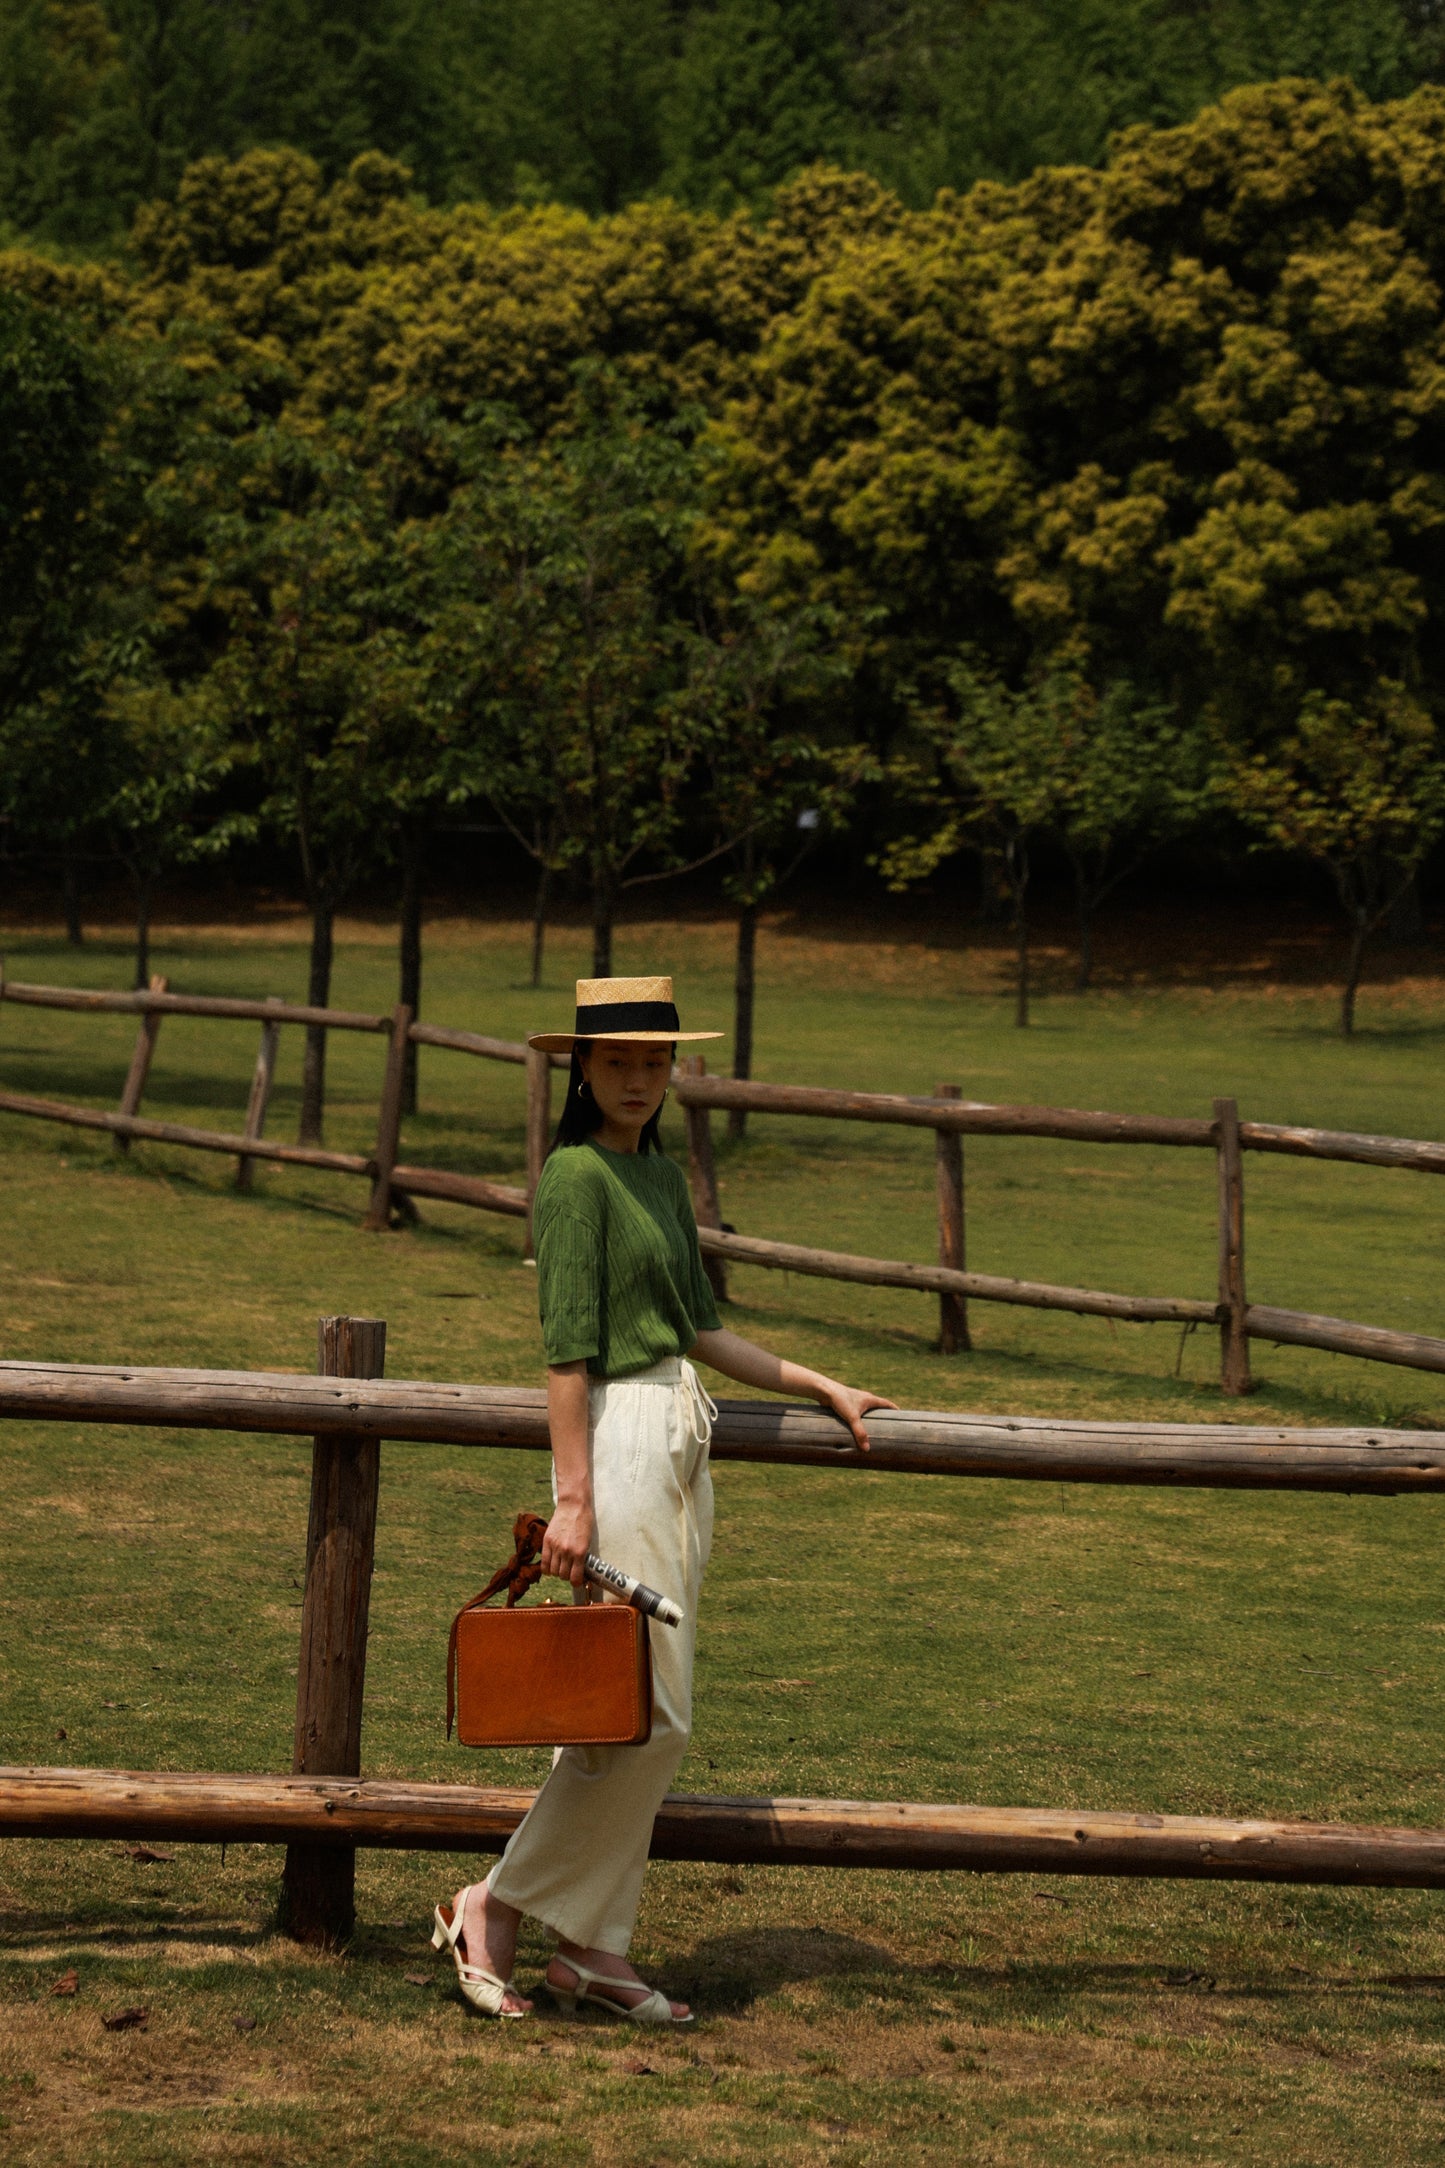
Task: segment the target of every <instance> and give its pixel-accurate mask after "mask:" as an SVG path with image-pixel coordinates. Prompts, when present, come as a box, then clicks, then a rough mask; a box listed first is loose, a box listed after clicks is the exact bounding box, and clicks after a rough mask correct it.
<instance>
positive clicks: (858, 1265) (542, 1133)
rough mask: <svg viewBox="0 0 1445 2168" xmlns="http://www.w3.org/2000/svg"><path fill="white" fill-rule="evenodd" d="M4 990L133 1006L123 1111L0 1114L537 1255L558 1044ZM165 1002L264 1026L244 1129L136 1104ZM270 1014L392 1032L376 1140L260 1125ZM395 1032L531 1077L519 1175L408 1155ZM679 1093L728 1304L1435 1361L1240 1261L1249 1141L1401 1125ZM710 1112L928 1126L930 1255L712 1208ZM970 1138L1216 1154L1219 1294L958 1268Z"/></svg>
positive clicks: (948, 1092) (1441, 1360) (1444, 1167)
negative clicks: (425, 1210)
mask: <svg viewBox="0 0 1445 2168" xmlns="http://www.w3.org/2000/svg"><path fill="white" fill-rule="evenodd" d="M0 1001H11V1002H18V1003H20V1004H22V1005H25V1004H29V1005H31V1006H34V1007H40V1008H50V1009H71V1010H80V1011H92V1012H104V1013H115V1014H126V1015H134V1016H138V1017H139V1018H140V1031H139V1033H138V1036H137V1039H136V1044H135V1050H134V1052H133V1054H132V1057H131V1062H130V1068H129V1070H128V1072H127V1076H126V1079H125V1084H124V1088H123V1090H122V1093H121V1103H120V1107H119V1110H118V1111H117V1112H115V1113H111V1112H109V1111H107V1110H104V1109H100V1108H95V1107H80V1106H73V1105H70V1104H68V1103H66V1102H63V1101H60V1100H54V1099H43V1098H36V1097H32V1096H30V1095H27V1094H24V1093H19V1092H0V1113H8V1114H17V1115H21V1116H25V1117H27V1118H29V1119H32V1120H38V1121H48V1122H61V1123H66V1124H69V1125H71V1126H73V1127H76V1128H82V1129H93V1130H101V1131H106V1132H108V1133H109V1134H110V1135H111V1136H112V1137H113V1138H114V1140H115V1142H116V1145H117V1147H118V1148H119V1149H122V1150H124V1149H128V1147H129V1145H130V1143H131V1142H132V1140H134V1139H141V1140H144V1141H149V1142H152V1143H158V1144H174V1145H181V1146H184V1147H187V1148H188V1149H191V1150H196V1151H205V1152H220V1153H224V1154H228V1155H230V1156H233V1157H234V1158H235V1160H236V1170H237V1182H238V1185H239V1186H240V1187H242V1188H245V1187H248V1186H249V1184H250V1180H251V1173H252V1169H253V1167H254V1165H255V1163H256V1162H257V1161H258V1160H269V1161H272V1162H275V1163H276V1164H279V1165H290V1166H300V1167H307V1168H313V1169H317V1170H320V1171H322V1172H325V1173H331V1174H346V1175H352V1176H358V1177H361V1178H362V1179H364V1180H366V1181H367V1182H368V1183H369V1184H370V1187H371V1195H370V1201H369V1204H368V1209H367V1213H366V1219H365V1224H366V1226H368V1227H370V1228H380V1227H384V1226H386V1225H387V1224H388V1223H389V1221H390V1219H391V1217H392V1215H393V1213H394V1212H397V1211H399V1210H401V1209H402V1208H403V1207H405V1208H407V1209H409V1210H414V1205H413V1200H415V1199H417V1198H432V1199H436V1200H438V1201H440V1202H443V1203H451V1204H461V1205H467V1206H470V1207H471V1208H473V1209H475V1210H479V1211H484V1212H497V1213H503V1214H506V1215H509V1216H511V1217H513V1218H518V1219H521V1220H523V1221H524V1222H525V1223H526V1227H525V1254H526V1255H528V1256H530V1254H531V1199H532V1194H533V1192H534V1191H535V1188H536V1184H537V1179H538V1176H539V1175H540V1173H541V1168H542V1162H543V1160H544V1159H545V1157H546V1152H547V1145H548V1140H549V1135H550V1128H551V1083H552V1072H553V1070H554V1069H558V1068H565V1067H566V1063H565V1061H564V1059H563V1058H562V1057H561V1056H558V1055H551V1056H548V1055H545V1054H537V1053H535V1052H533V1051H530V1050H529V1049H528V1048H527V1047H526V1046H525V1045H523V1044H522V1043H521V1042H520V1041H517V1040H510V1039H498V1038H493V1037H489V1036H488V1035H487V1034H485V1033H483V1032H474V1031H460V1030H452V1029H448V1028H445V1027H443V1026H440V1025H436V1024H423V1023H420V1022H418V1021H417V1020H416V1019H415V1018H414V1017H413V1016H412V1014H411V1011H410V1010H409V1009H405V1008H397V1009H396V1010H394V1011H393V1013H392V1015H391V1016H389V1017H386V1016H373V1015H371V1014H369V1013H366V1012H363V1011H357V1010H348V1009H318V1008H311V1007H307V1006H304V1005H297V1004H288V1003H286V1002H283V1001H280V1000H278V999H276V998H274V997H272V998H268V999H267V1000H265V1001H253V1000H244V999H239V998H231V997H222V996H213V995H200V994H178V993H174V992H172V991H171V990H170V989H169V987H168V986H167V983H166V981H165V980H164V979H161V978H157V979H154V980H152V982H151V984H150V986H149V987H147V988H142V989H139V990H137V991H134V992H130V993H111V992H102V991H95V990H90V989H84V988H73V987H58V986H41V985H32V984H28V983H25V982H22V981H16V980H6V979H5V977H4V975H3V972H0ZM170 1015H181V1016H197V1017H212V1018H222V1019H230V1020H233V1021H237V1020H239V1021H251V1022H259V1023H260V1024H261V1027H262V1045H261V1053H260V1056H259V1058H258V1061H257V1066H256V1074H255V1077H254V1079H253V1082H252V1088H251V1095H250V1101H249V1104H248V1108H247V1114H246V1122H245V1128H244V1130H243V1131H241V1132H239V1133H233V1132H230V1131H223V1130H212V1129H201V1128H194V1127H191V1126H190V1125H189V1124H186V1123H180V1122H157V1121H152V1120H150V1119H148V1118H147V1117H145V1116H142V1115H141V1114H140V1113H139V1111H138V1109H139V1106H140V1100H141V1096H142V1093H143V1091H144V1088H145V1083H146V1078H147V1075H148V1071H149V1067H150V1063H151V1059H152V1056H153V1054H154V1051H155V1045H156V1037H157V1033H158V1031H159V1028H160V1024H161V1021H162V1019H163V1018H164V1017H166V1016H170ZM282 1025H303V1026H305V1027H307V1028H309V1029H312V1030H316V1029H327V1030H338V1031H355V1032H363V1033H374V1034H377V1035H382V1034H385V1035H387V1037H388V1047H387V1056H386V1064H385V1070H384V1074H383V1080H382V1091H381V1105H380V1109H379V1116H378V1123H377V1139H376V1145H375V1148H374V1150H373V1151H372V1152H370V1153H367V1154H361V1153H355V1152H335V1151H329V1150H326V1149H324V1148H323V1147H322V1146H320V1145H319V1144H309V1143H308V1144H299V1143H298V1144H294V1145H292V1144H279V1143H276V1142H274V1141H271V1140H268V1139H267V1138H266V1137H265V1136H264V1135H263V1131H264V1127H265V1120H266V1108H267V1100H268V1097H269V1094H270V1090H271V1081H272V1077H273V1075H274V1071H275V1063H276V1044H277V1037H278V1034H279V1031H280V1028H281V1026H282ZM409 1046H430V1047H435V1048H439V1049H444V1050H450V1051H452V1052H455V1053H463V1054H469V1055H471V1056H473V1057H476V1058H479V1059H482V1060H487V1061H501V1062H506V1063H509V1064H513V1065H516V1066H518V1067H521V1068H522V1069H523V1070H524V1072H525V1083H526V1158H527V1181H526V1184H525V1186H521V1185H517V1184H512V1183H506V1182H494V1181H490V1180H487V1179H486V1178H484V1177H482V1176H479V1175H468V1174H460V1173H454V1172H452V1171H450V1170H448V1169H445V1168H434V1167H421V1166H416V1165H414V1164H411V1163H409V1162H406V1161H403V1160H402V1158H401V1156H400V1155H401V1118H402V1112H401V1110H402V1089H401V1085H402V1075H403V1068H404V1062H405V1057H406V1052H407V1049H408V1047H409ZM673 1086H674V1093H675V1096H676V1099H677V1101H678V1103H679V1105H680V1106H681V1108H682V1110H683V1114H684V1118H685V1121H686V1124H687V1136H688V1167H689V1179H690V1182H691V1187H692V1193H693V1203H694V1208H695V1210H696V1214H697V1220H698V1226H699V1232H700V1234H701V1238H702V1244H703V1251H704V1257H705V1261H706V1263H707V1267H708V1274H709V1278H710V1279H711V1280H712V1283H713V1286H714V1288H715V1290H716V1292H717V1293H718V1295H719V1297H720V1298H722V1299H726V1295H727V1266H728V1263H729V1261H731V1262H733V1263H736V1264H747V1265H756V1266H760V1267H763V1268H765V1269H767V1270H772V1271H781V1272H796V1273H799V1274H802V1275H807V1276H811V1277H814V1278H820V1279H829V1280H843V1281H850V1282H853V1283H855V1284H859V1285H863V1286H871V1287H897V1288H905V1289H909V1290H913V1291H916V1292H918V1293H924V1294H931V1295H935V1296H936V1297H937V1300H938V1305H939V1346H940V1348H941V1349H942V1350H943V1351H944V1352H945V1353H948V1354H953V1353H958V1352H963V1351H966V1350H967V1349H968V1348H969V1347H970V1345H971V1340H970V1333H969V1324H968V1304H969V1302H970V1301H976V1302H999V1303H1005V1304H1013V1305H1016V1306H1020V1307H1024V1308H1028V1309H1038V1310H1052V1311H1055V1312H1061V1313H1067V1314H1072V1315H1075V1316H1082V1317H1105V1318H1111V1319H1119V1320H1123V1321H1125V1322H1128V1323H1134V1324H1161V1323H1167V1324H1180V1325H1183V1326H1184V1327H1185V1328H1186V1329H1188V1328H1189V1327H1192V1326H1197V1325H1211V1326H1214V1327H1216V1328H1217V1329H1218V1332H1219V1336H1220V1382H1221V1386H1222V1389H1223V1390H1224V1392H1225V1393H1226V1394H1228V1395H1239V1394H1243V1393H1247V1392H1248V1391H1249V1389H1250V1363H1249V1343H1250V1341H1251V1340H1267V1341H1271V1342H1274V1343H1275V1344H1277V1345H1284V1346H1292V1347H1310V1348H1318V1349H1321V1350H1323V1351H1326V1352H1329V1353H1333V1354H1342V1355H1349V1356H1353V1357H1356V1358H1359V1359H1363V1360H1365V1361H1369V1362H1386V1363H1395V1364H1399V1365H1402V1366H1404V1367H1406V1368H1409V1369H1416V1370H1427V1371H1434V1372H1436V1373H1445V1338H1438V1337H1435V1336H1432V1335H1430V1334H1426V1333H1408V1332H1399V1331H1395V1330H1393V1329H1391V1328H1389V1327H1387V1326H1379V1325H1363V1324H1358V1323H1355V1322H1352V1321H1351V1320H1349V1319H1345V1318H1334V1317H1325V1316H1320V1315H1317V1314H1315V1313H1313V1312H1308V1311H1301V1310H1285V1309H1280V1308H1277V1307H1274V1306H1271V1305H1266V1304H1258V1303H1252V1302H1251V1301H1250V1300H1249V1296H1248V1293H1247V1288H1246V1281H1245V1266H1244V1154H1245V1153H1246V1152H1273V1153H1282V1154H1285V1155H1288V1156H1291V1157H1295V1158H1309V1159H1320V1160H1336V1161H1341V1162H1345V1163H1349V1164H1354V1165H1360V1166H1371V1167H1392V1168H1401V1169H1406V1170H1410V1171H1413V1172H1416V1173H1422V1174H1442V1173H1445V1143H1435V1142H1431V1141H1427V1140H1421V1139H1418V1138H1409V1137H1385V1136H1374V1135H1370V1134H1366V1133H1359V1132H1354V1131H1348V1130H1331V1129H1318V1128H1310V1127H1303V1126H1299V1125H1291V1124H1286V1123H1275V1122H1247V1121H1241V1120H1240V1118H1239V1112H1238V1108H1237V1106H1236V1104H1235V1102H1234V1101H1233V1100H1232V1099H1217V1100H1216V1101H1215V1102H1214V1113H1213V1118H1212V1119H1211V1120H1208V1121H1206V1120H1204V1119H1202V1118H1198V1117H1192V1116H1175V1115H1152V1114H1115V1113H1108V1112H1100V1111H1092V1110H1089V1109H1086V1108H1079V1107H1038V1106H1025V1105H996V1104H993V1103H990V1102H986V1101H981V1100H971V1099H964V1098H963V1097H962V1096H961V1092H960V1088H959V1086H958V1085H956V1084H940V1085H939V1086H938V1087H937V1088H936V1090H935V1091H934V1092H933V1094H932V1095H930V1096H928V1097H924V1096H922V1095H919V1094H905V1093H892V1092H857V1091H837V1090H831V1089H825V1088H821V1087H817V1086H813V1085H794V1084H766V1083H754V1082H752V1081H751V1080H745V1079H739V1078H735V1077H711V1076H708V1075H707V1073H706V1068H705V1064H704V1063H703V1062H702V1060H701V1059H700V1058H697V1057H693V1058H692V1059H689V1060H684V1061H683V1062H681V1063H680V1064H679V1066H678V1068H677V1070H676V1072H675V1075H674V1078H673ZM714 1111H727V1112H730V1113H742V1112H751V1113H757V1114H780V1115H790V1116H805V1117H809V1118H814V1119H822V1120H832V1121H862V1122H875V1123H889V1124H894V1125H900V1126H902V1127H905V1128H918V1129H931V1130H932V1131H933V1132H934V1136H935V1139H936V1157H937V1210H938V1262H937V1264H936V1265H928V1264H919V1263H914V1262H911V1261H909V1260H905V1259H891V1258H880V1257H862V1256H856V1255H851V1254H849V1253H846V1252H842V1251H837V1250H824V1249H814V1248H807V1247H805V1246H803V1245H801V1244H798V1243H789V1242H776V1241H772V1240H769V1239H766V1238H764V1237H760V1236H756V1235H739V1234H737V1233H735V1232H733V1231H732V1230H731V1229H730V1228H727V1227H725V1226H724V1224H723V1220H722V1207H721V1202H720V1199H719V1196H718V1185H717V1171H716V1162H715V1159H714V1155H713V1149H712V1138H711V1132H710V1127H709V1123H710V1118H711V1115H712V1113H713V1112H714ZM967 1136H1021V1137H1041V1138H1052V1139H1055V1140H1058V1141H1065V1142H1075V1143H1088V1144H1117V1145H1140V1144H1142V1145H1154V1146H1163V1147H1167V1148H1192V1149H1205V1150H1210V1151H1212V1152H1213V1153H1214V1155H1215V1161H1216V1168H1217V1186H1218V1226H1219V1236H1218V1253H1219V1254H1218V1294H1217V1297H1216V1299H1215V1300H1214V1301H1213V1302H1209V1301H1205V1300H1203V1299H1201V1298H1198V1297H1192V1296H1175V1295H1128V1294H1120V1293H1115V1292H1113V1291H1110V1290H1105V1289H1099V1288H1081V1287H1064V1286H1055V1285H1053V1284H1051V1283H1049V1282H1045V1281H1039V1280H1023V1279H1015V1278H1009V1277H1006V1276H1003V1275H1000V1274H995V1273H981V1272H970V1271H969V1270H968V1269H967V1262H966V1222H965V1203H964V1160H963V1150H962V1145H963V1139H964V1138H965V1137H967Z"/></svg>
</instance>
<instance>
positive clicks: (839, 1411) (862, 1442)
mask: <svg viewBox="0 0 1445 2168" xmlns="http://www.w3.org/2000/svg"><path fill="white" fill-rule="evenodd" d="M691 1352H692V1353H693V1354H694V1355H696V1356H697V1358H698V1360H699V1361H700V1362H705V1363H706V1364H707V1366H708V1368H709V1369H710V1370H720V1371H721V1372H722V1374H723V1376H724V1377H725V1378H736V1379H737V1381H738V1383H739V1385H760V1386H762V1388H763V1390H764V1391H765V1392H769V1393H794V1394H800V1395H803V1396H805V1397H806V1398H807V1399H809V1400H816V1401H817V1402H818V1403H819V1405H820V1406H821V1407H824V1408H831V1409H832V1410H833V1413H834V1414H835V1415H836V1416H837V1417H838V1419H839V1421H840V1422H844V1423H846V1424H847V1426H848V1428H849V1429H850V1430H851V1431H852V1433H853V1437H854V1440H855V1442H856V1444H857V1447H858V1450H859V1452H860V1453H866V1452H867V1451H868V1432H867V1430H866V1429H865V1428H864V1425H863V1418H864V1416H865V1415H866V1414H867V1413H868V1410H869V1409H870V1408H896V1407H897V1405H898V1402H897V1401H896V1400H885V1399H883V1397H882V1395H881V1394H879V1393H859V1392H854V1390H853V1388H852V1387H851V1386H850V1385H840V1384H839V1383H838V1380H837V1379H836V1378H826V1377H824V1375H823V1373H822V1371H821V1370H805V1369H804V1368H803V1366H802V1364H801V1363H790V1362H785V1361H784V1360H783V1358H782V1356H781V1355H771V1354H769V1352H768V1350H767V1349H766V1348H765V1347H758V1346H757V1345H756V1343H755V1342H753V1341H752V1340H744V1339H743V1338H742V1336H741V1334H739V1333H735V1332H728V1331H726V1330H724V1329H722V1328H719V1329H718V1330H717V1331H715V1332H700V1333H699V1334H698V1336H697V1339H696V1341H695V1342H694V1343H693V1347H692V1351H691Z"/></svg>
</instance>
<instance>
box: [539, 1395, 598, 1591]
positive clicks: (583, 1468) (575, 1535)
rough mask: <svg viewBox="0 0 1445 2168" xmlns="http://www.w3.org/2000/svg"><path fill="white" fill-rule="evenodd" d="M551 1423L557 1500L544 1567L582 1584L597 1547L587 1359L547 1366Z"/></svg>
mask: <svg viewBox="0 0 1445 2168" xmlns="http://www.w3.org/2000/svg"><path fill="white" fill-rule="evenodd" d="M547 1427H548V1429H549V1431H550V1432H551V1437H552V1460H553V1464H554V1466H555V1467H556V1470H557V1503H556V1505H555V1506H554V1507H553V1509H552V1518H551V1520H550V1521H549V1522H548V1523H547V1533H546V1536H545V1537H544V1539H543V1542H542V1571H543V1573H555V1574H556V1575H557V1577H558V1579H559V1580H562V1581H570V1582H571V1583H572V1585H573V1587H574V1588H580V1587H581V1585H582V1581H583V1575H584V1565H585V1560H586V1557H587V1553H588V1552H589V1551H595V1550H596V1548H597V1523H596V1519H595V1517H594V1514H593V1511H592V1469H591V1466H590V1463H589V1456H588V1451H587V1364H586V1362H585V1361H583V1362H575V1363H552V1364H549V1366H548V1370H547Z"/></svg>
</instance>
